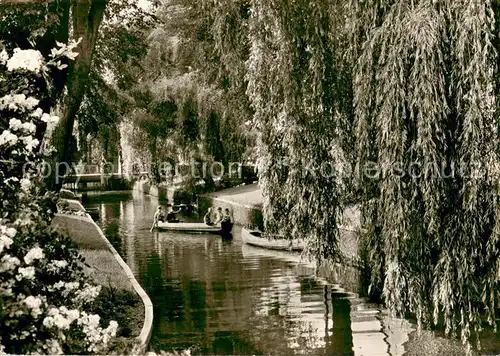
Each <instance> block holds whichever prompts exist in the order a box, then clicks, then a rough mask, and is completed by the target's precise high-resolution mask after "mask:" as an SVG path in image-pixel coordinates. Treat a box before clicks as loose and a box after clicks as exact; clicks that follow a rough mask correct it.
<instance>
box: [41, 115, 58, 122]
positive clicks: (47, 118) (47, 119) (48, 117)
mask: <svg viewBox="0 0 500 356" xmlns="http://www.w3.org/2000/svg"><path fill="white" fill-rule="evenodd" d="M40 120H42V121H43V122H46V123H47V124H57V123H58V122H59V116H51V115H49V114H47V113H44V114H43V115H42V117H41V118H40Z"/></svg>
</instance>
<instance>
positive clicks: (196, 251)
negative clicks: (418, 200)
mask: <svg viewBox="0 0 500 356" xmlns="http://www.w3.org/2000/svg"><path fill="white" fill-rule="evenodd" d="M158 204H159V203H158V199H157V198H155V197H150V196H144V195H142V194H140V193H138V192H134V193H133V195H131V196H130V197H128V198H124V197H117V198H115V199H109V198H108V199H106V201H95V200H94V201H89V202H88V203H87V204H86V206H87V207H91V208H97V209H98V210H99V212H100V217H99V220H98V221H97V222H98V224H99V225H100V226H101V228H102V229H103V231H104V233H105V234H106V236H108V238H109V240H110V241H111V242H112V243H113V245H114V246H115V248H116V249H117V250H118V252H119V253H120V254H121V256H122V257H123V259H124V260H125V261H126V262H127V264H128V265H129V266H130V268H131V269H132V271H133V272H134V274H135V276H136V278H137V280H138V281H139V283H141V285H142V286H143V288H144V289H145V290H146V292H147V293H148V295H149V296H150V298H151V300H152V302H153V305H154V326H153V335H152V338H151V343H150V348H151V349H152V350H154V351H157V352H159V351H161V350H165V351H169V350H182V349H190V350H191V352H192V353H193V354H221V355H235V354H244V355H248V354H265V355H295V354H307V355H311V354H312V355H367V356H368V355H369V356H373V355H375V356H376V355H391V356H396V355H443V354H445V355H464V353H465V352H464V348H463V347H462V346H461V345H460V344H459V343H458V342H456V341H450V340H447V339H445V338H442V337H440V336H437V335H435V334H434V333H432V332H430V331H424V332H417V331H416V328H415V326H414V325H413V324H411V323H409V322H408V321H405V320H398V319H391V318H389V317H388V316H387V314H386V312H385V311H384V309H382V308H380V307H379V306H378V305H375V304H370V303H368V302H367V301H366V300H365V299H363V298H360V297H359V296H358V295H357V294H356V293H354V292H355V291H356V288H357V283H358V282H357V279H358V277H357V272H356V270H351V269H350V268H348V267H345V268H343V267H339V268H340V269H339V271H338V273H336V274H335V277H334V280H332V279H331V278H330V279H329V281H327V280H325V279H323V278H319V277H316V276H315V275H314V266H312V265H311V264H309V263H305V262H304V261H301V259H300V256H299V255H296V254H292V253H285V252H283V253H275V252H272V251H268V250H263V249H259V248H255V247H250V246H248V245H245V244H243V243H242V241H241V238H240V234H239V230H238V228H235V231H233V235H234V238H233V239H232V240H231V241H223V240H222V239H221V238H220V237H218V236H201V235H183V234H173V233H167V232H164V233H161V232H160V233H158V232H155V233H151V232H150V231H149V229H150V227H151V222H152V216H153V214H154V211H155V209H156V207H157V206H158ZM353 291H354V292H353ZM496 336H497V335H490V336H489V337H486V338H485V342H483V351H482V352H481V353H482V354H488V355H496V354H498V353H499V352H500V349H499V348H498V347H499V346H498V340H497V339H496Z"/></svg>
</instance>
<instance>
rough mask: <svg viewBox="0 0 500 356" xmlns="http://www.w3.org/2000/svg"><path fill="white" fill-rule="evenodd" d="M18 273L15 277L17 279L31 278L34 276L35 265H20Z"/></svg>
mask: <svg viewBox="0 0 500 356" xmlns="http://www.w3.org/2000/svg"><path fill="white" fill-rule="evenodd" d="M18 272H19V274H18V275H17V276H16V279H17V280H18V281H20V280H22V279H23V278H25V279H28V280H31V279H33V278H35V267H21V268H19V270H18Z"/></svg>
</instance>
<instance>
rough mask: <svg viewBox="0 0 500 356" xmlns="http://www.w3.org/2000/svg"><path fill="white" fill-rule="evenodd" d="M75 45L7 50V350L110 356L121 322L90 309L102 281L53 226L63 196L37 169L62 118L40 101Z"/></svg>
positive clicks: (2, 238)
mask: <svg viewBox="0 0 500 356" xmlns="http://www.w3.org/2000/svg"><path fill="white" fill-rule="evenodd" d="M76 45H77V43H76V42H71V43H70V44H68V45H66V44H62V43H57V47H58V48H56V49H54V50H52V52H51V54H50V55H49V56H50V59H49V60H48V61H46V60H45V59H44V57H43V56H42V54H41V53H40V52H39V51H37V50H33V49H24V50H23V49H19V48H16V49H14V50H13V51H12V53H8V52H7V50H5V49H3V50H2V48H0V116H1V117H2V119H1V120H0V131H1V133H0V168H1V169H0V178H1V179H0V181H1V183H0V184H1V188H2V189H1V193H0V201H1V202H0V319H1V320H0V323H1V325H2V328H0V353H1V352H7V353H15V354H29V353H39V354H40V353H41V354H63V353H64V354H78V353H85V354H88V353H103V352H105V351H106V350H107V346H108V344H109V342H110V340H111V339H112V338H113V337H114V336H115V335H116V332H117V327H118V325H117V323H116V322H115V321H110V322H109V324H108V325H102V324H103V323H102V322H101V320H100V317H99V315H96V314H92V313H90V312H89V310H91V305H92V303H93V301H94V300H95V299H96V297H97V296H98V295H99V292H100V286H92V285H91V284H90V283H89V280H88V279H87V277H86V276H85V274H84V272H83V259H82V258H81V257H80V255H79V254H78V252H77V250H76V249H75V248H74V246H73V244H72V241H71V240H70V239H69V238H67V237H64V236H61V235H59V234H57V233H56V232H55V231H54V230H53V229H52V228H51V226H50V221H51V219H52V217H53V215H54V213H55V211H56V197H55V195H54V194H51V193H50V192H46V191H45V190H44V188H43V184H42V181H41V179H40V178H38V177H37V176H39V175H38V174H37V173H38V172H36V171H35V168H34V167H36V166H37V165H36V164H37V163H39V162H40V161H41V160H43V159H44V158H46V157H47V156H48V155H49V154H50V150H48V149H46V150H44V151H43V152H42V150H40V146H41V142H40V141H41V140H42V139H43V134H44V132H45V131H46V130H47V128H50V126H51V125H54V124H55V123H56V122H57V120H58V118H57V117H56V116H55V115H53V114H52V113H51V112H50V108H49V110H44V109H42V106H43V105H42V103H41V100H46V98H47V97H50V90H51V77H52V76H53V74H54V72H55V71H58V70H61V69H63V68H64V67H65V66H66V65H67V64H66V62H67V61H68V60H71V59H74V58H75V56H76V55H77V54H76V53H74V52H73V49H74V48H75V47H76ZM37 97H41V98H42V99H38V98H37ZM46 104H47V102H45V107H47V105H46Z"/></svg>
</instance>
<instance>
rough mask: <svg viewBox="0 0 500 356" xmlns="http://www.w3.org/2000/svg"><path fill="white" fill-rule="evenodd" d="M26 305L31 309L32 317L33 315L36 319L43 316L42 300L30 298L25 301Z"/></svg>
mask: <svg viewBox="0 0 500 356" xmlns="http://www.w3.org/2000/svg"><path fill="white" fill-rule="evenodd" d="M24 303H25V304H26V305H27V306H28V308H30V309H31V315H33V317H35V318H36V317H38V316H39V315H40V314H42V310H41V308H40V307H41V306H42V300H41V299H40V298H38V297H33V296H29V297H27V298H26V299H24Z"/></svg>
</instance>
